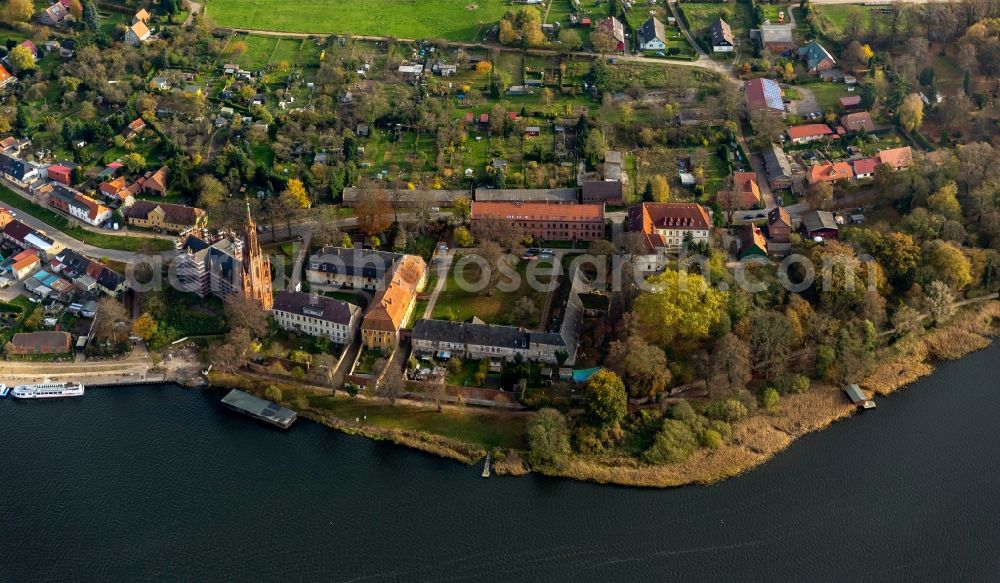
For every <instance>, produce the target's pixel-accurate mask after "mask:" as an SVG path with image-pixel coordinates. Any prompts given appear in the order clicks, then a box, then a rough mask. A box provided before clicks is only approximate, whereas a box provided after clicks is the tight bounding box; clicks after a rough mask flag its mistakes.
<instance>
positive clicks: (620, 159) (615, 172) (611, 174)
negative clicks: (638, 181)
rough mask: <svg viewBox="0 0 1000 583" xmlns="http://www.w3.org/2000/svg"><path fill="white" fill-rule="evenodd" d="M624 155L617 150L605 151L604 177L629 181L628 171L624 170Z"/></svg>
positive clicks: (625, 182) (623, 181)
mask: <svg viewBox="0 0 1000 583" xmlns="http://www.w3.org/2000/svg"><path fill="white" fill-rule="evenodd" d="M624 160H625V158H624V156H622V153H621V152H618V151H616V150H608V151H607V152H604V166H603V171H604V179H605V180H617V181H619V182H622V183H624V184H627V183H628V173H627V172H624V171H623V168H624V166H623V163H624Z"/></svg>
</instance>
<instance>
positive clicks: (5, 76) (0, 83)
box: [0, 65, 17, 89]
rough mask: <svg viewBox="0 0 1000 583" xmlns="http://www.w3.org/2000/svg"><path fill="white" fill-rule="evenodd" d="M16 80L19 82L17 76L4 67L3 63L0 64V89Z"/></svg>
mask: <svg viewBox="0 0 1000 583" xmlns="http://www.w3.org/2000/svg"><path fill="white" fill-rule="evenodd" d="M16 82H17V77H15V76H13V75H11V74H10V71H8V70H7V69H6V68H4V66H3V65H0V89H3V88H4V87H6V86H7V85H9V84H11V83H16Z"/></svg>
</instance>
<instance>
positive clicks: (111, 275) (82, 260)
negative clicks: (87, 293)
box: [52, 249, 128, 297]
mask: <svg viewBox="0 0 1000 583" xmlns="http://www.w3.org/2000/svg"><path fill="white" fill-rule="evenodd" d="M52 268H53V269H54V270H55V271H56V272H57V273H61V274H63V275H64V276H65V277H67V278H69V279H70V280H71V281H72V282H73V284H74V285H76V286H77V288H79V289H82V290H89V289H96V290H98V291H100V292H101V293H103V294H105V295H108V296H112V297H117V296H118V295H120V294H121V293H122V292H124V291H125V290H127V289H128V280H127V279H125V277H124V276H123V275H122V274H120V273H118V272H117V271H115V270H113V269H111V268H110V267H108V266H107V265H104V264H103V263H99V262H97V261H93V260H91V259H89V258H87V257H84V256H83V255H81V254H79V253H77V252H76V251H74V250H72V249H66V250H64V251H62V252H61V253H59V254H58V255H57V256H56V261H53V262H52Z"/></svg>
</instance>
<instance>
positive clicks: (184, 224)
mask: <svg viewBox="0 0 1000 583" xmlns="http://www.w3.org/2000/svg"><path fill="white" fill-rule="evenodd" d="M125 219H126V220H128V224H130V225H133V226H136V227H142V228H144V229H152V230H154V231H168V232H173V233H180V232H182V231H186V230H188V229H190V228H193V227H197V228H201V227H205V226H206V225H207V224H208V215H206V214H205V211H203V210H201V209H200V208H195V207H190V206H184V205H181V204H168V203H157V202H153V201H149V200H137V201H135V202H134V203H133V204H132V206H130V207H128V209H127V210H126V211H125Z"/></svg>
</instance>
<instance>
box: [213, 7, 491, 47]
mask: <svg viewBox="0 0 1000 583" xmlns="http://www.w3.org/2000/svg"><path fill="white" fill-rule="evenodd" d="M508 8H509V7H508V6H507V3H506V2H504V1H503V0H392V1H391V2H386V1H384V0H352V1H351V2H329V1H328V0H300V1H298V2H286V1H285V0H249V1H247V0H209V1H208V3H207V7H206V10H207V11H206V14H207V15H208V16H209V18H211V19H212V20H213V21H215V23H216V24H217V25H219V26H223V27H233V28H246V29H253V30H275V31H281V32H309V33H317V34H334V33H337V34H356V35H372V36H392V37H397V38H416V39H422V38H443V39H447V40H461V41H473V40H476V39H477V38H479V36H480V35H481V33H482V32H483V31H484V30H485V29H487V28H488V27H489V26H492V25H493V24H494V23H496V22H498V21H499V20H500V17H501V16H503V13H504V12H505V11H506V10H508Z"/></svg>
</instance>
